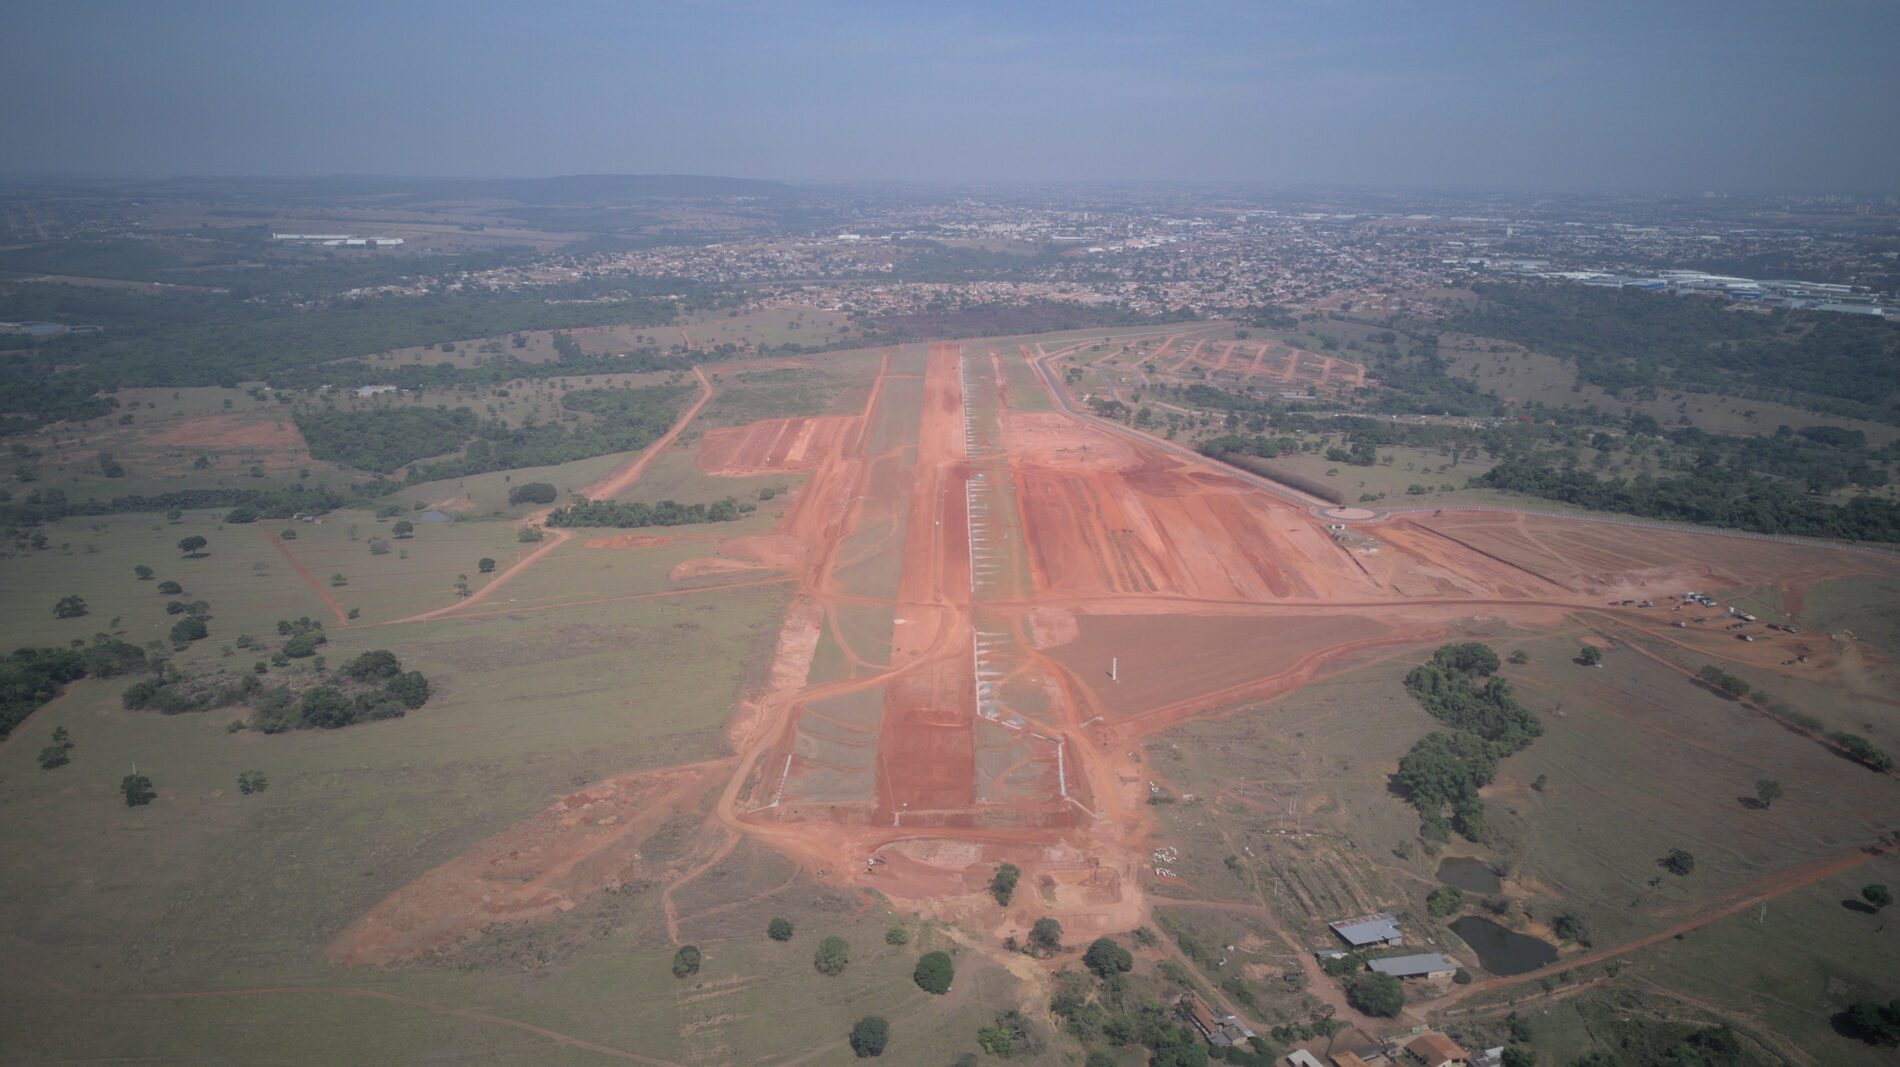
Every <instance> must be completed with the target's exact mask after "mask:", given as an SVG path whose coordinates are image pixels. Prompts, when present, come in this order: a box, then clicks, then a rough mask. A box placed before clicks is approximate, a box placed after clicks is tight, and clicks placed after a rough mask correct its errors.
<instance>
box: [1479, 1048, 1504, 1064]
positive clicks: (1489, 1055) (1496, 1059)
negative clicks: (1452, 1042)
mask: <svg viewBox="0 0 1900 1067" xmlns="http://www.w3.org/2000/svg"><path fill="white" fill-rule="evenodd" d="M1471 1067H1504V1046H1503V1045H1499V1046H1498V1047H1497V1048H1488V1049H1485V1050H1484V1051H1483V1052H1480V1053H1478V1054H1477V1055H1476V1056H1473V1057H1471Z"/></svg>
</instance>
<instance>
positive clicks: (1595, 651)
mask: <svg viewBox="0 0 1900 1067" xmlns="http://www.w3.org/2000/svg"><path fill="white" fill-rule="evenodd" d="M1577 662H1578V663H1581V664H1583V665H1584V666H1586V667H1594V666H1596V665H1597V664H1599V663H1602V662H1603V650H1602V649H1600V648H1598V647H1597V646H1595V645H1585V646H1583V651H1582V652H1579V653H1577Z"/></svg>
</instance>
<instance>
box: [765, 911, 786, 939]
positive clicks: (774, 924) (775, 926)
mask: <svg viewBox="0 0 1900 1067" xmlns="http://www.w3.org/2000/svg"><path fill="white" fill-rule="evenodd" d="M765 936H767V937H769V938H771V939H772V940H774V941H790V940H791V939H792V920H790V919H787V918H785V917H784V916H780V917H778V918H776V919H773V920H772V921H771V922H769V923H766V924H765Z"/></svg>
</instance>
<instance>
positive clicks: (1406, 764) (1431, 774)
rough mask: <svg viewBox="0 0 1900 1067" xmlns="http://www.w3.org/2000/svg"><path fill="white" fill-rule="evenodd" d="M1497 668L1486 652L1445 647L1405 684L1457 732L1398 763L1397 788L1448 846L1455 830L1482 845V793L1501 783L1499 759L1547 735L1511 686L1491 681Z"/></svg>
mask: <svg viewBox="0 0 1900 1067" xmlns="http://www.w3.org/2000/svg"><path fill="white" fill-rule="evenodd" d="M1498 666H1499V662H1498V657H1497V653H1495V652H1493V651H1492V650H1491V649H1490V648H1488V647H1486V646H1485V645H1482V644H1478V643H1475V642H1473V643H1467V644H1459V645H1446V646H1444V647H1442V648H1440V649H1439V650H1438V651H1437V652H1436V653H1434V654H1433V656H1432V658H1431V660H1430V661H1428V662H1426V663H1423V664H1421V665H1419V666H1418V667H1416V668H1414V669H1413V670H1412V671H1411V673H1409V674H1407V675H1406V677H1405V688H1406V690H1407V691H1408V692H1410V693H1411V694H1412V695H1413V696H1414V697H1415V698H1417V699H1418V701H1419V703H1421V704H1423V705H1424V707H1425V710H1426V711H1428V712H1430V713H1431V715H1432V717H1433V718H1436V719H1438V720H1439V721H1440V722H1443V723H1444V724H1446V725H1447V726H1450V727H1452V731H1451V732H1450V733H1445V732H1443V731H1433V732H1432V733H1429V734H1427V735H1425V737H1424V738H1422V739H1420V741H1419V742H1418V743H1417V744H1415V745H1413V746H1412V750H1411V751H1410V752H1407V753H1406V754H1405V755H1404V756H1403V757H1401V758H1400V760H1399V769H1398V774H1397V776H1396V781H1397V784H1398V785H1399V787H1400V788H1401V789H1403V790H1404V791H1405V794H1406V796H1407V798H1409V799H1410V800H1411V802H1412V806H1413V807H1415V808H1417V809H1418V812H1419V816H1420V818H1421V819H1422V821H1423V827H1422V829H1421V833H1423V834H1424V836H1425V837H1427V838H1428V839H1431V840H1440V841H1442V840H1446V839H1448V838H1449V836H1450V831H1451V830H1453V829H1456V830H1457V831H1458V832H1459V833H1460V834H1462V835H1464V836H1465V837H1467V838H1470V839H1471V840H1473V841H1477V840H1482V839H1483V836H1484V833H1485V815H1484V801H1483V799H1482V798H1480V797H1479V795H1478V790H1479V789H1480V788H1482V787H1484V786H1486V785H1489V784H1490V783H1491V780H1492V778H1493V777H1495V776H1496V774H1497V766H1498V761H1499V760H1501V759H1503V758H1504V757H1506V756H1509V755H1511V754H1512V753H1514V752H1517V751H1519V750H1520V749H1522V748H1524V746H1526V745H1528V744H1530V743H1531V740H1532V739H1533V738H1535V737H1537V736H1538V735H1539V734H1541V733H1542V732H1543V724H1542V723H1540V722H1539V721H1538V719H1537V716H1535V715H1533V714H1531V712H1530V711H1529V709H1527V708H1525V707H1524V706H1523V705H1521V704H1519V703H1518V702H1517V698H1516V697H1515V696H1513V695H1512V693H1511V687H1510V683H1508V682H1506V681H1505V680H1504V679H1502V678H1495V677H1492V676H1491V675H1492V674H1493V672H1495V671H1496V670H1497V669H1498ZM1479 679H1483V680H1484V681H1483V683H1482V684H1479ZM1447 808H1449V809H1450V810H1451V818H1450V820H1449V822H1448V821H1447V820H1446V817H1445V811H1446V809H1447Z"/></svg>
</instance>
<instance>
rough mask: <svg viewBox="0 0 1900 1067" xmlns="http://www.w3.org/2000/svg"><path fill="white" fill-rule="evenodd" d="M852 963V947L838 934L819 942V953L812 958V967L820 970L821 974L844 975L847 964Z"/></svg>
mask: <svg viewBox="0 0 1900 1067" xmlns="http://www.w3.org/2000/svg"><path fill="white" fill-rule="evenodd" d="M850 962H851V946H850V944H848V943H847V942H846V941H845V939H844V938H842V937H839V936H838V935H836V934H833V935H831V936H830V937H827V938H825V939H824V940H823V941H820V942H818V951H817V952H816V953H814V954H813V955H812V958H811V965H812V966H813V967H816V968H818V973H819V974H830V975H836V974H842V973H844V968H845V964H847V963H850Z"/></svg>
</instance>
